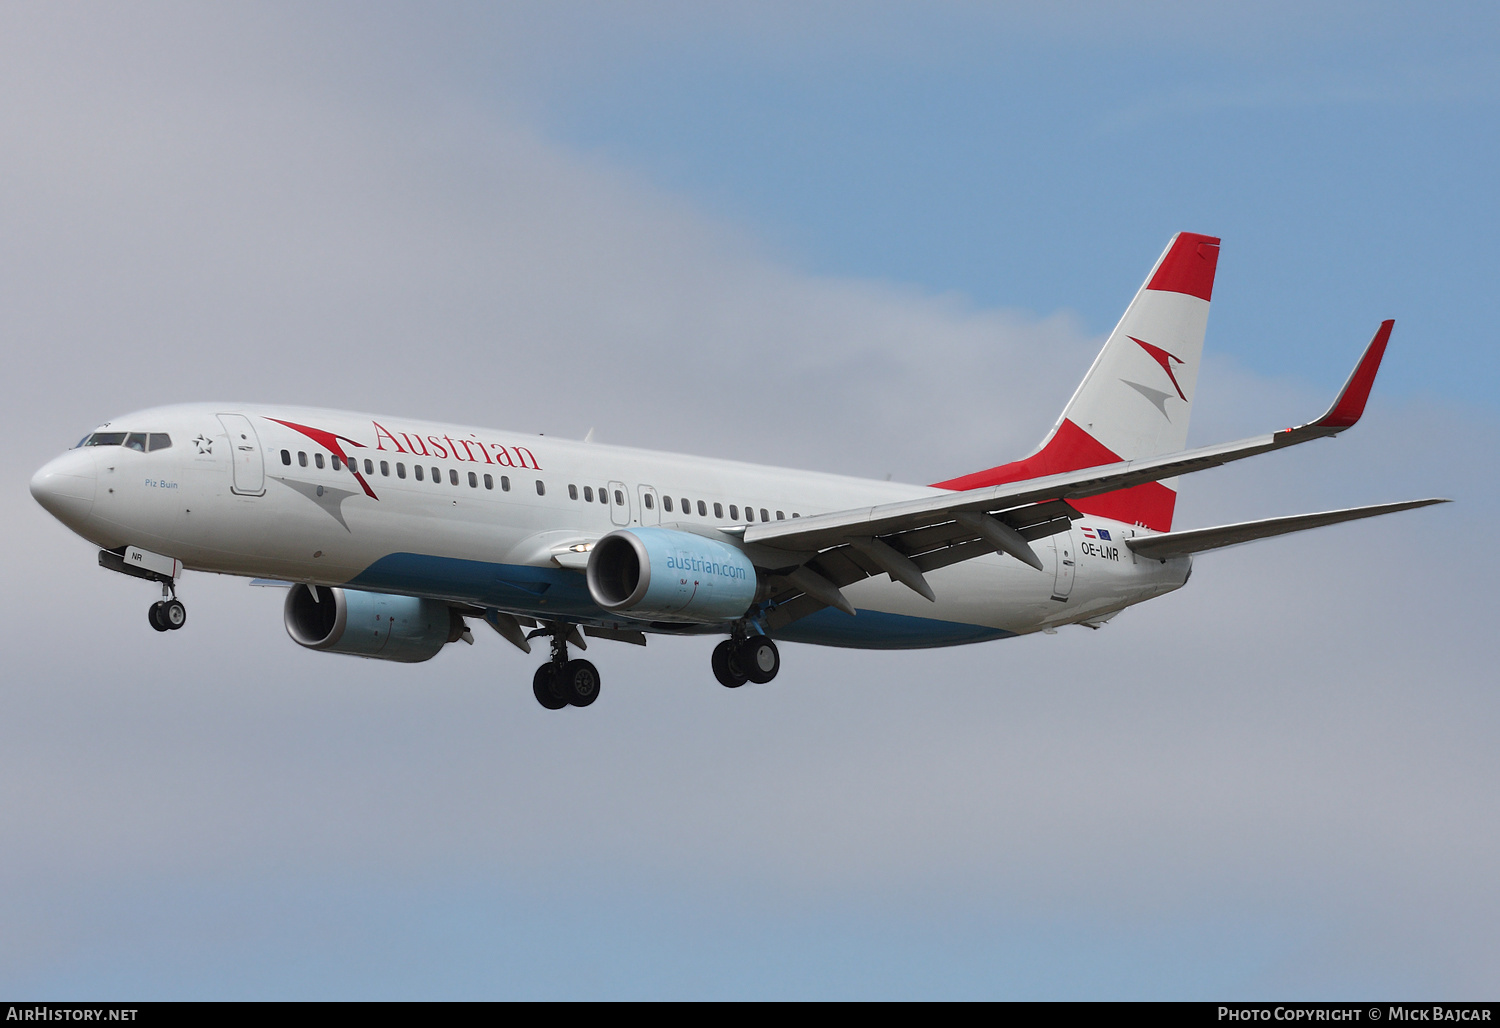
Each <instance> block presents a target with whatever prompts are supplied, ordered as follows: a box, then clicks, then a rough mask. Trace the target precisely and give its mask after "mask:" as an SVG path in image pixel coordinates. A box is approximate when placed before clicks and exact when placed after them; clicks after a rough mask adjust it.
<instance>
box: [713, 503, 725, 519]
mask: <svg viewBox="0 0 1500 1028" xmlns="http://www.w3.org/2000/svg"><path fill="white" fill-rule="evenodd" d="M723 516H724V505H723V504H722V503H715V504H714V517H716V518H722V517H723Z"/></svg>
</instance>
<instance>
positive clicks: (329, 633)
mask: <svg viewBox="0 0 1500 1028" xmlns="http://www.w3.org/2000/svg"><path fill="white" fill-rule="evenodd" d="M283 616H284V619H285V621H286V633H287V635H290V636H291V637H292V640H293V641H294V642H296V643H297V644H298V645H300V646H306V647H307V648H308V649H310V650H326V651H327V652H329V653H352V654H354V655H355V656H357V657H373V658H375V659H376V660H399V661H402V662H404V663H407V664H415V663H417V662H418V661H423V660H431V659H432V658H433V657H435V656H437V652H438V650H441V649H442V648H443V645H444V644H445V643H449V642H452V641H453V640H455V639H457V638H458V637H459V635H460V634H461V633H462V632H463V627H464V625H463V618H462V617H460V616H459V614H458V612H457V611H454V610H452V609H450V608H449V607H448V605H447V604H446V603H443V602H441V601H439V600H424V599H421V598H419V597H416V596H388V595H386V594H384V593H367V592H362V591H360V590H358V589H331V588H329V587H328V586H326V585H316V586H314V585H294V586H292V588H291V589H290V590H289V591H288V592H287V597H286V606H285V608H283Z"/></svg>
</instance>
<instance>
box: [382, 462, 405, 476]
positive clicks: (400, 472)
mask: <svg viewBox="0 0 1500 1028" xmlns="http://www.w3.org/2000/svg"><path fill="white" fill-rule="evenodd" d="M380 468H381V474H384V473H385V462H384V461H381V462H380ZM396 477H397V478H405V477H406V465H405V464H402V463H401V462H400V461H399V460H398V461H397V462H396Z"/></svg>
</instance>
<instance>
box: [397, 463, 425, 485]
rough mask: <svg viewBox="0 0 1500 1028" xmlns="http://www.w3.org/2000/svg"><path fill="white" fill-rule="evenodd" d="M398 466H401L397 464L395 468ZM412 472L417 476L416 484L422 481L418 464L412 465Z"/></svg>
mask: <svg viewBox="0 0 1500 1028" xmlns="http://www.w3.org/2000/svg"><path fill="white" fill-rule="evenodd" d="M400 466H401V465H399V464H397V465H396V467H398V468H399V467H400ZM412 472H413V473H414V474H415V475H416V476H417V481H418V482H420V481H422V465H420V464H414V465H412Z"/></svg>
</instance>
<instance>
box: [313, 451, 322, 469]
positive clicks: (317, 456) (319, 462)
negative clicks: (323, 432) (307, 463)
mask: <svg viewBox="0 0 1500 1028" xmlns="http://www.w3.org/2000/svg"><path fill="white" fill-rule="evenodd" d="M313 463H314V464H316V465H317V466H318V470H319V471H322V470H323V455H322V454H321V453H315V454H313Z"/></svg>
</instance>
